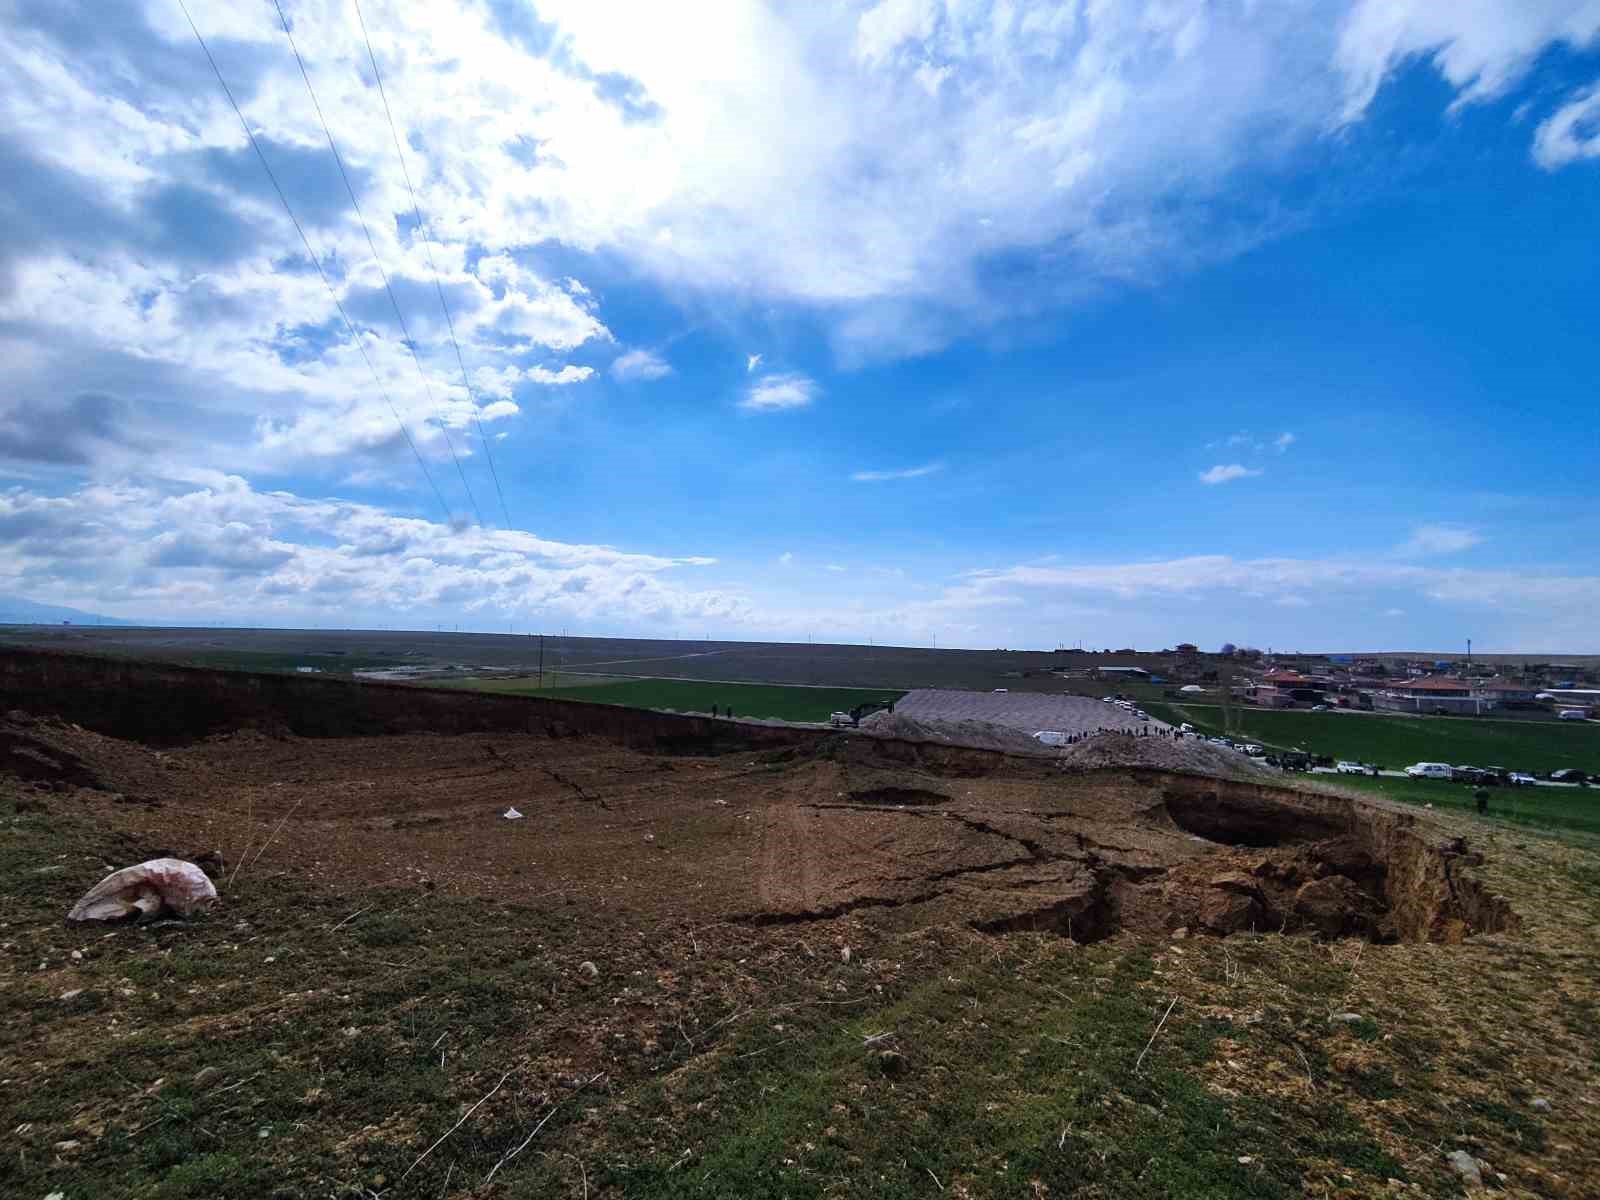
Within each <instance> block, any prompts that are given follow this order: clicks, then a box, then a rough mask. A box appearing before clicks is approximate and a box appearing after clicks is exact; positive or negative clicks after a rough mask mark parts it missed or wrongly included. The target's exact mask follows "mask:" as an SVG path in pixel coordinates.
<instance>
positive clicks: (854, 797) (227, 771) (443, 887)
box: [0, 713, 1515, 942]
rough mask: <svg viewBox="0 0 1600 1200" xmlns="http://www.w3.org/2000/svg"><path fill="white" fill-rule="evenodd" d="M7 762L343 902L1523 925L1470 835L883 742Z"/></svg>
mask: <svg viewBox="0 0 1600 1200" xmlns="http://www.w3.org/2000/svg"><path fill="white" fill-rule="evenodd" d="M0 752H3V753H4V756H5V757H4V763H5V765H6V767H7V769H8V770H9V771H10V772H12V773H14V774H15V775H17V776H20V777H21V778H22V779H24V780H27V781H29V782H30V783H31V784H32V786H33V788H34V789H36V790H37V791H51V792H55V791H61V792H63V793H65V795H64V796H63V797H62V801H56V802H68V803H72V804H75V805H79V806H83V807H85V808H87V809H89V810H91V811H96V812H99V813H102V814H104V816H105V818H106V819H107V820H109V821H112V822H113V823H114V824H115V825H116V826H117V827H119V828H125V829H126V830H128V832H129V833H130V834H132V835H136V836H137V838H138V840H139V843H140V844H141V845H145V846H160V847H161V848H163V849H167V850H170V851H173V852H176V853H178V854H179V855H184V856H190V857H193V856H197V855H199V854H202V853H207V852H212V853H217V854H219V855H220V856H221V859H222V861H223V863H224V864H225V865H224V868H223V870H224V872H226V871H228V870H231V869H232V868H233V867H234V866H236V865H238V864H239V863H240V861H241V860H243V861H246V862H248V863H250V865H251V869H252V870H255V871H260V870H268V869H270V870H273V871H283V872H288V873H291V874H293V875H295V876H297V877H300V878H303V879H305V880H308V881H312V882H319V883H322V884H325V885H328V886H333V887H338V888H348V887H352V886H357V885H396V884H400V885H414V886H417V887H420V888H425V889H429V890H432V889H438V890H440V891H442V892H444V893H446V894H454V895H462V896H483V897H494V898H499V899H505V900H510V901H532V900H548V899H550V898H555V897H559V898H561V899H563V900H564V901H565V902H566V903H568V904H574V905H581V906H588V907H604V908H607V909H609V910H611V911H614V912H615V911H622V912H627V913H630V914H636V915H637V916H638V917H639V918H640V919H641V920H642V921H645V922H656V921H670V922H679V921H689V922H707V921H718V920H724V921H732V922H735V923H742V924H748V925H753V926H761V925H773V924H785V923H804V922H817V921H826V920H829V919H832V918H837V917H840V916H843V915H846V914H855V915H856V916H857V917H858V918H861V919H867V920H870V921H874V922H879V923H882V924H883V925H884V926H885V927H887V928H892V929H910V928H920V927H928V926H938V925H965V926H969V927H972V928H975V929H978V930H981V931H987V932H1004V931H1009V930H1019V929H1028V930H1051V931H1056V932H1059V933H1061V934H1063V935H1065V936H1070V937H1071V938H1073V939H1074V940H1077V941H1080V942H1087V941H1095V940H1098V939H1100V938H1103V937H1106V936H1108V935H1110V934H1112V933H1114V932H1116V931H1118V930H1119V929H1127V930H1132V931H1135V932H1140V933H1149V934H1155V933H1161V932H1165V931H1172V930H1177V929H1188V930H1192V931H1195V932H1197V933H1198V932H1201V931H1205V932H1210V933H1215V934H1227V933H1233V932H1240V931H1246V930H1270V931H1283V932H1296V931H1308V932H1315V933H1319V934H1322V935H1325V936H1330V937H1332V936H1340V935H1359V936H1363V937H1369V938H1373V939H1376V940H1384V941H1396V940H1411V941H1416V940H1436V941H1439V940H1442V941H1456V940H1459V939H1460V938H1461V937H1462V936H1464V935H1465V934H1466V933H1468V932H1471V931H1495V930H1500V929H1504V928H1507V927H1508V926H1510V925H1511V924H1512V923H1513V922H1514V920H1515V917H1514V916H1513V914H1512V913H1511V912H1510V911H1509V908H1508V907H1507V906H1506V905H1505V904H1504V903H1503V902H1500V901H1497V900H1496V899H1495V898H1493V897H1491V896H1489V895H1487V894H1486V893H1485V891H1484V889H1483V888H1481V887H1480V886H1479V885H1478V884H1477V883H1476V881H1475V880H1474V878H1473V877H1472V875H1471V873H1470V871H1466V870H1463V868H1464V867H1466V866H1470V865H1471V864H1472V863H1473V858H1472V856H1471V855H1470V854H1469V853H1468V852H1467V849H1466V847H1465V846H1464V845H1462V844H1445V845H1438V844H1433V843H1430V842H1429V841H1428V839H1427V838H1426V837H1425V836H1424V835H1423V834H1422V833H1420V832H1418V831H1417V829H1416V828H1415V826H1414V825H1413V823H1412V821H1411V819H1410V818H1408V817H1406V816H1404V815H1402V814H1398V813H1394V812H1390V811H1386V810H1381V809H1378V808H1375V807H1369V806H1367V805H1364V804H1362V803H1360V802H1353V801H1349V800H1345V799H1336V798H1331V797H1327V796H1319V795H1307V794H1300V793H1295V792H1291V791H1288V790H1284V789H1281V788H1276V787H1270V786H1267V785H1264V784H1258V783H1250V782H1242V781H1236V780H1235V781H1230V780H1221V779H1207V778H1203V777H1198V776H1192V775H1182V774H1176V773H1172V772H1168V771H1158V770H1152V769H1148V768H1123V769H1114V768H1113V769H1105V770H1099V771H1082V770H1080V771H1073V772H1064V771H1062V770H1061V769H1060V768H1059V767H1058V766H1055V765H1049V764H1035V763H1027V762H1014V763H1008V762H1007V761H1006V760H1004V759H995V758H992V757H990V758H977V757H974V758H969V759H965V760H962V759H958V758H950V757H948V755H947V756H946V757H945V758H942V759H936V760H935V761H928V759H927V757H926V755H925V754H924V753H923V752H922V751H919V750H917V748H915V747H909V749H908V746H907V744H903V743H895V742H880V741H876V740H873V739H863V738H849V739H844V740H843V741H842V742H839V743H835V744H834V745H832V746H830V747H826V748H824V750H823V752H821V753H797V752H794V751H784V752H764V753H760V754H758V753H745V754H734V755H726V756H722V757H719V758H715V759H703V758H688V757H666V756H658V755H649V754H644V753H639V752H635V751H631V750H627V749H622V748H619V747H617V746H614V745H611V744H609V743H605V742H602V741H599V740H597V739H592V738H579V737H571V738H550V737H545V736H537V735H528V734H472V735H462V736H455V737H436V736H427V735H409V736H391V737H378V738H349V739H297V738H292V737H286V736H278V737H274V736H269V735H266V734H263V733H261V732H259V731H244V732H239V733H234V734H230V735H223V736H220V737H214V738H211V739H207V740H205V741H202V742H199V743H196V744H194V745H191V746H188V747H183V748H178V749H171V750H166V751H157V750H153V749H150V748H148V747H145V746H141V745H138V744H136V743H131V742H125V741H120V740H117V739H113V738H108V737H103V736H100V735H98V734H94V733H91V732H87V731H84V730H82V729H79V728H78V727H76V726H70V725H65V724H62V723H61V722H57V721H38V720H35V719H34V718H31V717H29V716H27V715H26V714H23V713H14V714H10V715H9V716H8V717H7V718H6V719H5V720H4V721H3V722H0ZM68 796H70V799H68V798H67V797H68ZM511 807H515V808H516V809H517V810H518V811H519V812H521V813H522V814H523V817H524V819H522V820H507V819H505V818H504V816H503V815H502V814H503V813H504V812H505V811H506V810H507V809H508V808H511ZM263 846H266V847H267V849H266V852H265V853H264V854H263V855H262V858H261V860H260V861H259V862H257V861H256V860H255V856H256V854H257V853H258V851H261V850H262V847H263ZM123 865H126V864H123V863H113V864H108V866H123Z"/></svg>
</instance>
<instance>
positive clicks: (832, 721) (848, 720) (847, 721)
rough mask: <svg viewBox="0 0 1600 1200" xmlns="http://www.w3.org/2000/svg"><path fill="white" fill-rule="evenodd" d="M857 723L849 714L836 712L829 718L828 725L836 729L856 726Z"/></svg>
mask: <svg viewBox="0 0 1600 1200" xmlns="http://www.w3.org/2000/svg"><path fill="white" fill-rule="evenodd" d="M855 723H856V721H855V718H854V717H852V716H851V715H850V714H849V713H847V712H836V713H834V714H832V715H831V716H830V717H829V718H828V724H829V725H832V726H833V727H834V728H835V729H837V728H839V727H840V726H841V725H854V724H855Z"/></svg>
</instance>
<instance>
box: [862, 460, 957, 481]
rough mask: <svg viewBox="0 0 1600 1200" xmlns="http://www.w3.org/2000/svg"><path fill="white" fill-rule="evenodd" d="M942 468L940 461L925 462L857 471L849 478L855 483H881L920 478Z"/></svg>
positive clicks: (935, 472) (933, 473)
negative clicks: (896, 467) (913, 465)
mask: <svg viewBox="0 0 1600 1200" xmlns="http://www.w3.org/2000/svg"><path fill="white" fill-rule="evenodd" d="M942 470H944V464H943V463H942V462H932V463H927V464H925V465H923V466H920V467H906V468H905V469H904V470H900V471H857V472H856V473H855V474H853V475H851V476H850V478H851V479H853V480H854V481H855V482H856V483H883V482H885V481H886V480H891V479H921V478H922V477H923V476H924V475H935V474H937V473H938V472H940V471H942Z"/></svg>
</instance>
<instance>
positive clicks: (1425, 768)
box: [1406, 762, 1456, 779]
mask: <svg viewBox="0 0 1600 1200" xmlns="http://www.w3.org/2000/svg"><path fill="white" fill-rule="evenodd" d="M1455 774H1456V769H1455V768H1454V767H1452V766H1451V765H1450V764H1449V763H1429V762H1424V763H1412V764H1411V765H1410V766H1409V767H1407V768H1406V775H1407V776H1408V777H1409V778H1411V779H1454V778H1455Z"/></svg>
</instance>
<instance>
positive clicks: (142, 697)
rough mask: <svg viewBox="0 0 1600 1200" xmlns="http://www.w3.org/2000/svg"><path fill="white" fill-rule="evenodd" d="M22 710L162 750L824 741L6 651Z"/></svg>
mask: <svg viewBox="0 0 1600 1200" xmlns="http://www.w3.org/2000/svg"><path fill="white" fill-rule="evenodd" d="M11 708H22V709H26V710H28V711H30V712H34V713H38V714H46V713H48V714H53V715H56V716H59V717H61V718H62V719H63V720H67V721H72V722H76V723H77V724H79V725H82V726H83V727H84V728H86V729H92V730H94V731H95V732H97V733H103V734H106V735H108V736H111V737H119V738H127V739H129V740H132V741H138V742H145V743H148V744H152V745H175V744H182V743H185V742H192V741H195V740H197V739H199V738H203V737H206V736H208V735H211V734H215V733H222V732H226V731H229V730H234V729H249V728H256V729H261V730H263V731H265V732H269V733H270V732H287V733H292V734H295V735H298V736H300V737H373V736H381V735H385V734H405V733H444V734H455V733H500V732H517V733H544V734H549V735H551V736H555V737H565V736H572V735H574V734H594V735H597V736H600V737H604V738H608V739H610V740H612V741H614V742H618V743H620V744H622V745H626V746H630V747H634V748H638V749H644V750H651V751H654V752H656V753H662V754H717V753H727V752H731V751H735V750H749V749H762V748H782V747H807V746H812V745H814V744H815V743H816V742H817V741H818V740H819V738H821V737H822V736H823V735H822V734H821V732H820V731H817V730H810V729H789V728H784V727H781V726H771V725H761V724H756V723H753V722H741V721H727V720H715V719H712V718H708V717H691V716H679V715H677V714H674V713H658V712H650V711H646V710H641V709H628V708H620V707H617V706H614V705H604V704H583V703H579V702H576V701H570V700H546V699H542V698H539V697H535V696H505V695H494V694H491V693H487V692H469V691H456V690H452V689H444V688H424V687H417V686H414V685H410V684H393V683H355V682H348V681H346V680H341V679H321V678H318V677H316V676H314V675H268V674H254V673H250V672H244V671H218V670H213V669H210V668H205V667H183V666H175V665H169V664H164V663H151V662H136V661H129V660H124V659H114V658H101V657H95V656H89V655H79V654H63V653H59V652H53V651H39V650H23V649H9V648H8V649H5V650H3V651H0V710H5V709H11Z"/></svg>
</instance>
